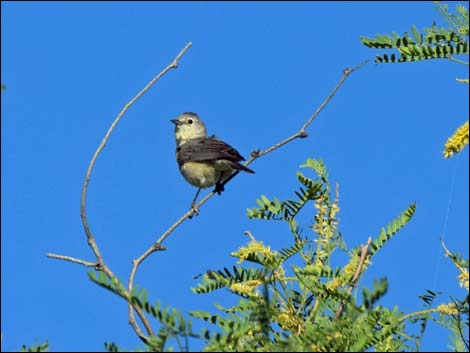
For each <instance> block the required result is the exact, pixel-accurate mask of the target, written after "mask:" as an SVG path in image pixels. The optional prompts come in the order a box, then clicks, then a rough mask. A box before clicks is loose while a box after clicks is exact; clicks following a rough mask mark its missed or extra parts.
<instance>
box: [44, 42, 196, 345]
mask: <svg viewBox="0 0 470 353" xmlns="http://www.w3.org/2000/svg"><path fill="white" fill-rule="evenodd" d="M191 45H192V43H191V42H189V43H188V44H186V46H185V47H184V48H183V49H182V50H181V51H180V52H179V53H178V55H177V56H176V57H175V58H174V59H173V61H172V62H171V63H170V64H169V65H168V66H167V67H165V68H164V69H163V70H162V71H161V72H160V73H158V74H157V75H156V76H155V77H154V78H153V79H152V80H150V82H149V83H148V84H147V85H146V86H145V87H144V88H143V89H142V90H141V91H140V92H139V93H137V95H136V96H135V97H134V98H132V99H131V100H130V101H129V102H128V103H126V104H125V105H124V107H123V108H122V110H121V111H120V112H119V114H118V115H117V117H116V118H115V119H114V121H113V123H112V124H111V126H110V127H109V129H108V131H107V132H106V135H105V136H104V138H103V140H102V141H101V143H100V145H99V146H98V148H97V149H96V151H95V153H94V154H93V157H92V159H91V161H90V164H89V165H88V169H87V172H86V175H85V180H84V182H83V187H82V194H81V203H80V216H81V219H82V223H83V228H84V230H85V234H86V236H87V241H88V245H89V246H90V248H91V249H92V251H93V253H94V255H95V257H96V262H89V261H85V260H80V259H76V258H73V257H70V256H65V255H56V254H47V256H48V257H50V258H55V259H60V260H65V261H70V262H74V263H78V264H81V265H84V266H86V267H95V268H96V269H97V270H100V271H103V272H104V273H105V274H106V275H107V276H108V278H110V279H114V278H115V276H114V274H113V272H112V271H111V269H110V268H109V267H108V266H107V265H106V263H105V262H104V259H103V256H102V255H101V252H100V250H99V248H98V244H97V243H96V240H95V237H94V236H93V234H92V233H91V230H90V226H89V225H88V219H87V216H86V208H85V205H86V193H87V190H88V183H89V181H90V177H91V172H92V170H93V167H94V165H95V162H96V160H97V158H98V156H99V154H100V153H101V151H102V150H103V148H104V147H105V145H106V143H107V142H108V139H109V137H110V136H111V133H112V132H113V130H114V128H115V127H116V125H117V124H118V123H119V121H120V120H121V118H122V117H123V116H124V114H125V113H126V111H127V110H128V109H129V108H130V107H131V106H132V105H133V104H134V103H135V102H136V101H137V100H138V99H139V98H140V97H141V96H142V95H143V94H144V93H145V92H147V91H148V90H149V88H150V87H151V86H152V85H153V84H154V83H155V82H157V81H158V80H159V79H160V78H161V77H162V76H163V75H165V74H166V73H167V72H168V71H170V70H171V69H175V68H177V67H178V63H179V60H180V59H181V57H182V56H183V55H184V54H185V53H186V51H187V50H188V49H189V48H190V47H191ZM131 291H132V284H130V286H129V290H128V292H127V293H126V294H127V297H128V298H129V311H130V315H129V323H130V324H131V325H132V327H133V328H134V330H135V331H136V333H137V335H138V336H139V337H140V338H141V339H142V340H143V341H147V337H146V335H145V334H144V333H143V332H142V330H141V329H140V328H139V326H138V325H137V323H136V321H135V318H134V311H133V310H135V311H136V312H137V314H138V315H139V317H140V319H141V320H142V323H143V324H144V327H145V329H146V331H147V334H148V335H153V330H152V327H151V326H150V323H149V322H148V320H147V318H146V317H145V314H144V312H143V311H142V310H141V309H140V308H139V307H138V306H134V305H133V304H132V303H131V301H130V293H131Z"/></svg>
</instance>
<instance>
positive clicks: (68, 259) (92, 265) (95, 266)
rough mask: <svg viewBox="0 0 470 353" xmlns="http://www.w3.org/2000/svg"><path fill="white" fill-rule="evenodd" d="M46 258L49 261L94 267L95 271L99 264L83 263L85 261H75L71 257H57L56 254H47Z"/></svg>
mask: <svg viewBox="0 0 470 353" xmlns="http://www.w3.org/2000/svg"><path fill="white" fill-rule="evenodd" d="M46 256H47V257H48V258H50V259H58V260H64V261H70V262H74V263H76V264H80V265H83V266H86V267H94V268H95V269H98V268H99V263H98V262H91V261H85V260H80V259H76V258H74V257H71V256H65V255H57V254H52V253H48V254H46Z"/></svg>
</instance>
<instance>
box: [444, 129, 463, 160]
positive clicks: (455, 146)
mask: <svg viewBox="0 0 470 353" xmlns="http://www.w3.org/2000/svg"><path fill="white" fill-rule="evenodd" d="M466 145H468V121H466V122H465V123H464V124H463V125H462V126H460V127H459V128H458V129H457V130H455V132H454V134H453V135H452V136H451V137H449V139H448V140H447V142H446V144H445V146H444V157H445V158H450V157H452V155H453V154H454V153H458V152H460V151H462V150H463V149H464V147H465V146H466Z"/></svg>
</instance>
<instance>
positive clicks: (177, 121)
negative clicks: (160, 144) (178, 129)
mask: <svg viewBox="0 0 470 353" xmlns="http://www.w3.org/2000/svg"><path fill="white" fill-rule="evenodd" d="M170 121H171V122H172V123H173V124H175V125H176V126H178V125H181V121H179V120H178V119H172V120H170Z"/></svg>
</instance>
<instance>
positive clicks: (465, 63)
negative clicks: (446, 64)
mask: <svg viewBox="0 0 470 353" xmlns="http://www.w3.org/2000/svg"><path fill="white" fill-rule="evenodd" d="M447 59H449V60H450V61H453V62H455V63H458V64H462V65H465V66H468V62H466V61H463V60H459V59H456V58H454V57H452V56H450V55H449V56H448V57H447Z"/></svg>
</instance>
